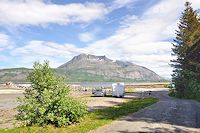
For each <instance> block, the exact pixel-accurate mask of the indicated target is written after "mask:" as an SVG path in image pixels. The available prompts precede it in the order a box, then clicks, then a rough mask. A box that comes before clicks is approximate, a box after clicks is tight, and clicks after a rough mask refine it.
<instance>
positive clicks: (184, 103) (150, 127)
mask: <svg viewBox="0 0 200 133" xmlns="http://www.w3.org/2000/svg"><path fill="white" fill-rule="evenodd" d="M140 91H141V90H140ZM167 93H168V91H167V90H159V91H156V90H153V91H152V96H153V97H157V98H159V99H160V101H159V102H158V103H156V104H153V105H152V106H149V107H147V108H145V109H143V110H141V111H139V112H137V113H133V114H130V115H129V116H125V117H123V118H121V119H119V120H116V121H114V122H112V123H111V124H110V125H106V126H103V127H100V128H98V129H97V130H95V131H92V132H95V133H146V132H147V133H162V132H163V133H200V103H198V102H195V101H192V100H181V99H176V98H171V97H169V96H168V95H167Z"/></svg>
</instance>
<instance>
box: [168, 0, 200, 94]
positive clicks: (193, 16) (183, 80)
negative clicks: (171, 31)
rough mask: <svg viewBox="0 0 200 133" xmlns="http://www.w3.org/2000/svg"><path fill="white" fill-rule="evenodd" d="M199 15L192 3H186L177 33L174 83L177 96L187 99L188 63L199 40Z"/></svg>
mask: <svg viewBox="0 0 200 133" xmlns="http://www.w3.org/2000/svg"><path fill="white" fill-rule="evenodd" d="M198 29H199V21H198V16H197V13H196V12H195V11H194V10H193V8H192V7H191V3H189V2H186V3H185V10H184V12H183V13H182V16H181V18H180V21H179V24H178V30H177V31H176V39H175V40H174V42H175V43H174V44H173V48H172V51H173V53H172V55H175V56H176V57H177V58H176V59H175V60H172V63H173V64H172V66H173V67H174V70H173V75H172V81H173V83H174V84H175V88H176V91H177V95H178V96H180V97H185V96H186V95H187V94H188V90H187V87H188V86H187V85H188V83H187V81H188V76H189V75H188V68H187V67H188V62H187V55H188V51H189V48H190V47H191V46H192V45H194V44H195V43H196V42H197V41H198V40H199V35H200V32H199V31H198Z"/></svg>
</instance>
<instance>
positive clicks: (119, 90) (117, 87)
mask: <svg viewBox="0 0 200 133" xmlns="http://www.w3.org/2000/svg"><path fill="white" fill-rule="evenodd" d="M124 88H125V87H124V83H113V84H112V96H113V97H124V95H125V89H124Z"/></svg>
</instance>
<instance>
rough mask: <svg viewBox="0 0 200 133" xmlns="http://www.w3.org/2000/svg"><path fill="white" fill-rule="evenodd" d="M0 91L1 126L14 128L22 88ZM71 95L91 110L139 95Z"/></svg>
mask: <svg viewBox="0 0 200 133" xmlns="http://www.w3.org/2000/svg"><path fill="white" fill-rule="evenodd" d="M0 92H2V94H0V128H12V127H13V126H14V125H15V123H16V120H15V119H14V115H15V114H16V109H15V107H17V101H16V100H17V97H22V96H23V94H22V93H20V92H21V90H19V91H17V89H4V90H3V89H1V91H0ZM16 92H17V93H16ZM70 95H71V96H73V97H76V98H78V99H79V100H82V101H85V102H86V105H87V106H88V109H89V111H94V110H96V109H102V108H106V107H110V106H115V105H119V104H121V103H123V102H127V101H128V100H130V99H132V98H134V97H138V96H137V95H126V96H125V97H124V98H113V97H93V96H91V92H72V93H71V94H70Z"/></svg>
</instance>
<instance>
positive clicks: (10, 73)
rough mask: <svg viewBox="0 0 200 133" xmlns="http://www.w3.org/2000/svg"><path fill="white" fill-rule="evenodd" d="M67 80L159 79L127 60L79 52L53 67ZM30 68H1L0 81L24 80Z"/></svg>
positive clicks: (159, 78) (125, 80)
mask: <svg viewBox="0 0 200 133" xmlns="http://www.w3.org/2000/svg"><path fill="white" fill-rule="evenodd" d="M53 70H54V71H55V72H56V73H57V74H58V75H63V76H65V77H66V79H67V80H66V81H68V82H114V81H120V82H136V81H160V80H163V79H164V78H162V77H160V76H159V75H158V74H156V73H155V72H154V71H152V70H150V69H148V68H146V67H143V66H139V65H136V64H134V63H132V62H128V61H120V60H112V59H109V58H107V57H106V56H105V55H104V56H96V55H91V54H80V55H77V56H75V57H73V58H72V59H71V60H69V61H68V62H66V63H64V64H62V65H60V66H59V67H57V68H54V69H53ZM31 71H32V69H28V68H23V67H21V68H15V69H1V70H0V81H1V82H2V81H3V82H5V81H7V82H8V81H12V82H25V81H26V76H27V75H28V73H29V72H31Z"/></svg>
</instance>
